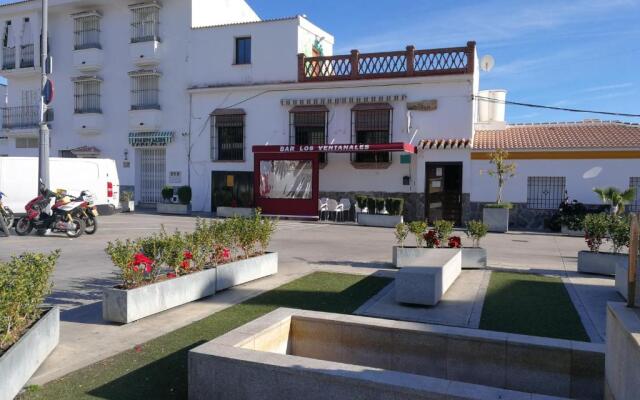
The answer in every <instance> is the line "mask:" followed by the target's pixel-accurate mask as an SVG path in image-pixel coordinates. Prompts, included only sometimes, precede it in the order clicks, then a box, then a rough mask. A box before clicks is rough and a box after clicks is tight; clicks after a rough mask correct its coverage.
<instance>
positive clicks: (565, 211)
mask: <svg viewBox="0 0 640 400" xmlns="http://www.w3.org/2000/svg"><path fill="white" fill-rule="evenodd" d="M558 213H559V215H560V229H561V232H562V234H563V235H568V236H580V237H581V236H584V217H585V215H587V209H586V207H585V206H584V204H582V203H580V202H579V201H577V200H573V201H572V202H569V201H566V200H565V201H564V202H563V203H562V204H561V205H560V207H559V209H558Z"/></svg>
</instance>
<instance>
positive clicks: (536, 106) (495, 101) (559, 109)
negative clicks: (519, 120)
mask: <svg viewBox="0 0 640 400" xmlns="http://www.w3.org/2000/svg"><path fill="white" fill-rule="evenodd" d="M471 98H472V99H477V100H480V101H486V102H489V103H497V104H509V105H514V106H522V107H531V108H544V109H546V110H557V111H569V112H576V113H586V114H602V115H615V116H618V117H637V118H640V114H629V113H620V112H611V111H595V110H583V109H578V108H564V107H553V106H544V105H541V104H531V103H521V102H518V101H508V100H497V99H492V98H491V97H484V96H476V95H471Z"/></svg>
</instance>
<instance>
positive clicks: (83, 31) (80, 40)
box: [73, 14, 102, 50]
mask: <svg viewBox="0 0 640 400" xmlns="http://www.w3.org/2000/svg"><path fill="white" fill-rule="evenodd" d="M73 34H74V38H75V39H74V47H73V48H74V49H75V50H82V49H101V48H102V46H101V45H100V15H99V14H91V15H84V16H78V17H76V18H75V20H74V31H73Z"/></svg>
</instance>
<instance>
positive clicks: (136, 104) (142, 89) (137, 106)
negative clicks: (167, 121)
mask: <svg viewBox="0 0 640 400" xmlns="http://www.w3.org/2000/svg"><path fill="white" fill-rule="evenodd" d="M130 76H131V109H132V110H148V109H156V110H159V109H160V89H159V85H160V74H158V73H133V74H130Z"/></svg>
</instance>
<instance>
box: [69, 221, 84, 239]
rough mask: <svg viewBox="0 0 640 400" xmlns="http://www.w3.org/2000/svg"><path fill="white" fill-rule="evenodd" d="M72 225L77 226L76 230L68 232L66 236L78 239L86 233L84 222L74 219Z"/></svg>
mask: <svg viewBox="0 0 640 400" xmlns="http://www.w3.org/2000/svg"><path fill="white" fill-rule="evenodd" d="M72 223H73V224H74V225H75V226H76V229H75V230H72V231H69V230H67V231H66V234H67V236H68V237H70V238H77V237H78V236H80V235H82V234H83V233H84V221H83V220H81V219H80V218H74V219H73V222H72Z"/></svg>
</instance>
